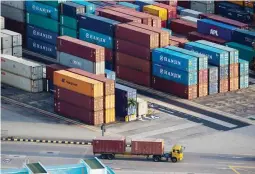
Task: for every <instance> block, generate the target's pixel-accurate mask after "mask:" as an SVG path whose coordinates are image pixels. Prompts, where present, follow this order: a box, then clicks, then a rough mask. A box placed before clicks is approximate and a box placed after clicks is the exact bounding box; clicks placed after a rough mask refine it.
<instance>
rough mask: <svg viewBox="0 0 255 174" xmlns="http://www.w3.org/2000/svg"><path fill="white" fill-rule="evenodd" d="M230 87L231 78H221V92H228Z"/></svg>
mask: <svg viewBox="0 0 255 174" xmlns="http://www.w3.org/2000/svg"><path fill="white" fill-rule="evenodd" d="M228 87H229V79H223V80H220V83H219V93H223V92H227V91H228Z"/></svg>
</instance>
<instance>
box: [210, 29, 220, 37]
mask: <svg viewBox="0 0 255 174" xmlns="http://www.w3.org/2000/svg"><path fill="white" fill-rule="evenodd" d="M210 35H213V36H219V34H218V30H217V29H214V28H212V29H210Z"/></svg>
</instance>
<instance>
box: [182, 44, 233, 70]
mask: <svg viewBox="0 0 255 174" xmlns="http://www.w3.org/2000/svg"><path fill="white" fill-rule="evenodd" d="M184 48H185V49H187V50H191V51H194V52H198V53H201V54H205V55H207V56H208V62H209V63H210V64H213V65H218V66H222V65H228V62H229V59H228V52H226V51H223V50H220V49H217V48H214V47H210V46H207V45H203V44H200V43H196V42H188V43H186V44H185V46H184Z"/></svg>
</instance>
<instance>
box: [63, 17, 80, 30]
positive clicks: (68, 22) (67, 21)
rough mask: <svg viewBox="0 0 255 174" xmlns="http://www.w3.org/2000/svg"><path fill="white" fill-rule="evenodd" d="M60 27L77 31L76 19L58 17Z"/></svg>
mask: <svg viewBox="0 0 255 174" xmlns="http://www.w3.org/2000/svg"><path fill="white" fill-rule="evenodd" d="M60 25H62V26H65V27H68V28H70V29H74V30H77V28H78V27H77V19H76V18H71V17H69V16H64V15H60Z"/></svg>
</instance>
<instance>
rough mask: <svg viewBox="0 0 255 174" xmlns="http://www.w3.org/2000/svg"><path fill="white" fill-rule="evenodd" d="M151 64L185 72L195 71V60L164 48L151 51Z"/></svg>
mask: <svg viewBox="0 0 255 174" xmlns="http://www.w3.org/2000/svg"><path fill="white" fill-rule="evenodd" d="M152 61H153V63H157V64H160V65H162V66H166V67H169V68H175V69H179V70H183V71H187V72H194V71H197V67H198V65H197V64H198V63H197V58H196V57H193V56H190V55H187V54H183V53H180V52H177V51H173V50H169V49H166V48H156V49H154V50H152Z"/></svg>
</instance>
